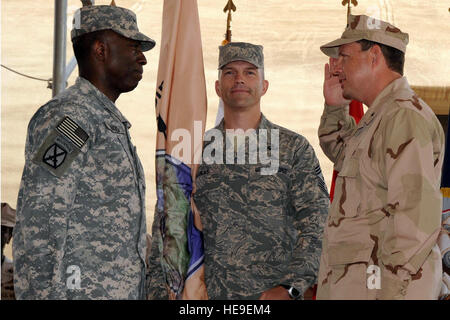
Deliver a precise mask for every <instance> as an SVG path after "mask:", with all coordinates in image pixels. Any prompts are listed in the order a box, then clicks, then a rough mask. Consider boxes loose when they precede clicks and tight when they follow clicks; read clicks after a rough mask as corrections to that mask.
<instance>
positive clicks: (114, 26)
mask: <svg viewBox="0 0 450 320" xmlns="http://www.w3.org/2000/svg"><path fill="white" fill-rule="evenodd" d="M72 23H73V28H72V31H71V39H72V41H73V39H74V38H76V37H79V36H81V35H83V34H86V33H90V32H94V31H99V30H113V31H115V32H117V33H118V34H120V35H122V36H124V37H126V38H130V39H133V40H137V41H141V46H142V51H148V50H150V49H152V48H153V47H154V46H155V41H154V40H153V39H151V38H149V37H147V36H146V35H144V34H143V33H141V32H139V29H138V25H137V20H136V15H135V14H134V12H133V11H131V10H128V9H125V8H121V7H116V6H107V5H100V6H86V7H82V8H80V9H78V10H77V11H76V12H75V14H74V18H73V22H72Z"/></svg>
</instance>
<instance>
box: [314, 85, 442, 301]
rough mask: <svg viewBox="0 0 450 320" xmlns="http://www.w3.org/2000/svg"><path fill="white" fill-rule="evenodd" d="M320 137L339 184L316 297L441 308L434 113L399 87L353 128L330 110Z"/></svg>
mask: <svg viewBox="0 0 450 320" xmlns="http://www.w3.org/2000/svg"><path fill="white" fill-rule="evenodd" d="M319 137H320V144H321V147H322V149H323V150H324V152H325V154H326V155H327V156H328V157H329V158H330V159H331V160H332V161H333V162H334V163H335V168H336V170H338V171H339V175H338V177H337V179H336V187H335V197H334V201H333V203H332V205H331V208H330V212H329V216H328V221H327V225H326V227H325V235H324V241H323V252H322V257H321V266H320V271H319V283H318V293H317V298H318V299H437V297H438V295H439V291H440V289H441V277H442V264H441V254H440V251H439V248H438V246H437V244H436V241H437V237H438V235H439V232H440V226H441V206H442V195H441V192H440V190H439V185H440V177H441V167H442V162H443V155H444V153H443V151H444V132H443V130H442V127H441V126H440V124H439V122H438V120H437V118H436V116H435V115H434V114H433V112H432V110H431V109H430V108H429V107H428V105H426V104H425V103H424V102H423V100H421V99H420V98H418V97H417V96H416V95H415V93H414V92H413V91H412V90H411V89H410V87H409V85H408V82H407V80H406V78H400V79H397V80H395V81H393V82H392V83H391V84H389V85H388V86H387V87H386V88H385V89H384V90H383V91H382V92H381V93H380V94H379V95H378V97H377V98H376V100H375V101H374V103H373V104H372V106H371V108H369V110H368V111H367V112H366V114H365V115H364V117H363V118H362V119H361V121H360V123H359V124H358V125H357V126H356V125H355V122H354V120H353V119H352V118H351V117H350V116H349V115H348V108H346V107H331V106H326V107H325V110H324V113H323V116H322V119H321V124H320V128H319ZM374 266H375V267H374ZM377 270H378V271H379V274H373V272H374V271H375V272H376V271H377ZM377 280H379V283H377ZM378 284H379V285H378Z"/></svg>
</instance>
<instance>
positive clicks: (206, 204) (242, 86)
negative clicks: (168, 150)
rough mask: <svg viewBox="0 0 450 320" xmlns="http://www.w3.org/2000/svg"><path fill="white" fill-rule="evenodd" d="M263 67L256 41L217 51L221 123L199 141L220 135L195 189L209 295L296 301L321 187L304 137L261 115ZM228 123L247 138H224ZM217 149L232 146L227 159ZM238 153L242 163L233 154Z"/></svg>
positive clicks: (314, 244)
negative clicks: (222, 112) (243, 155)
mask: <svg viewBox="0 0 450 320" xmlns="http://www.w3.org/2000/svg"><path fill="white" fill-rule="evenodd" d="M263 69H264V57H263V48H262V46H258V45H253V44H250V43H243V42H234V43H233V42H232V43H229V44H227V45H225V46H222V47H220V54H219V80H218V81H216V92H217V94H218V96H219V97H221V99H222V100H223V103H224V119H223V120H222V122H221V123H220V124H219V125H218V126H217V127H216V128H215V129H213V130H212V131H213V132H214V133H213V132H212V131H210V132H209V133H206V137H207V138H206V139H205V140H208V136H209V137H211V134H212V135H216V136H218V137H219V138H218V139H216V140H215V139H214V138H213V139H211V141H207V142H206V143H205V148H204V153H203V162H204V163H203V164H202V165H200V167H199V169H198V174H197V178H196V192H195V194H194V200H195V203H196V206H197V208H198V210H199V213H200V216H201V220H202V225H203V233H204V246H205V283H206V287H207V291H208V296H209V298H211V299H258V298H259V299H290V298H302V297H303V296H304V295H305V293H306V291H307V289H308V288H310V287H311V286H313V285H314V283H315V282H316V280H317V273H318V269H319V257H320V252H321V240H322V232H323V225H324V222H325V218H326V213H327V211H328V205H329V200H328V192H327V189H326V186H325V183H324V180H323V177H322V173H321V170H320V165H319V161H318V160H317V158H316V156H315V153H314V150H313V148H312V147H311V145H310V144H309V143H308V141H307V140H306V139H305V138H304V137H303V136H301V135H299V134H297V133H295V132H292V131H289V130H287V129H285V128H282V127H280V126H277V125H275V124H273V123H271V122H270V121H269V120H267V119H266V118H265V117H264V115H263V114H262V113H261V107H260V99H261V96H263V95H264V94H265V93H266V91H267V88H268V84H269V83H268V81H267V80H265V79H264V70H263ZM229 129H231V130H236V129H242V130H243V131H246V132H245V133H246V134H245V135H244V137H245V136H247V137H248V140H249V143H246V142H245V140H244V139H243V138H244V137H242V136H241V137H240V138H237V139H236V138H234V137H233V136H231V141H230V136H227V133H226V132H227V131H228V130H229ZM253 129H255V131H253V133H252V130H253ZM247 130H250V131H247ZM263 132H264V134H263ZM217 133H221V134H219V135H217ZM237 136H239V134H237ZM220 137H224V139H223V140H221V139H220ZM266 138H267V144H266V143H265V142H264V140H266ZM239 141H240V143H239ZM252 141H253V143H252ZM255 141H258V143H256V142H255ZM230 142H231V143H230ZM223 146H231V148H232V149H233V150H232V153H231V154H232V156H231V157H229V156H228V155H227V152H226V151H225V150H224V148H223ZM266 147H267V153H265V152H263V154H265V155H268V157H269V158H271V159H272V160H276V162H277V164H276V166H273V164H274V163H273V162H271V166H270V168H269V167H268V166H267V163H268V162H267V161H263V160H262V158H261V156H262V155H263V154H262V153H261V149H264V150H266V149H265V148H266ZM211 149H214V151H212V152H210V151H211ZM256 149H258V152H257V151H256ZM222 151H223V158H222V157H219V159H218V158H217V153H218V152H219V153H220V152H222ZM228 151H229V150H228ZM240 152H242V154H245V161H242V162H239V160H237V159H236V156H237V157H239V155H238V154H239V153H240ZM233 154H234V159H233ZM256 155H257V156H258V158H257V161H255V162H254V163H252V162H251V160H250V159H251V158H252V157H256ZM210 157H212V158H215V160H218V161H212V160H213V159H211V158H210ZM255 159H256V158H255ZM221 160H223V161H221ZM230 160H231V161H230ZM266 160H267V159H266ZM263 162H264V163H265V164H263ZM237 163H239V164H237Z"/></svg>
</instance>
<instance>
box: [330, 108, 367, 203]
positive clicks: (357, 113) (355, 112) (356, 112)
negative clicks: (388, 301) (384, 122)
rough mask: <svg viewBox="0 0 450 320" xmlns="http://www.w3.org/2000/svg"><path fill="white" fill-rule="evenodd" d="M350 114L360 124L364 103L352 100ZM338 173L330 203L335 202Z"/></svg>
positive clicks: (332, 183)
mask: <svg viewBox="0 0 450 320" xmlns="http://www.w3.org/2000/svg"><path fill="white" fill-rule="evenodd" d="M348 113H349V114H350V115H351V116H352V117H353V119H355V121H356V124H358V122H359V120H361V118H362V117H363V115H364V109H363V105H362V103H361V102H359V101H357V100H352V101H351V102H350V108H349V111H348ZM338 173H339V172H337V171H336V170H333V177H332V178H331V188H330V202H333V197H334V187H335V185H336V178H337V175H338Z"/></svg>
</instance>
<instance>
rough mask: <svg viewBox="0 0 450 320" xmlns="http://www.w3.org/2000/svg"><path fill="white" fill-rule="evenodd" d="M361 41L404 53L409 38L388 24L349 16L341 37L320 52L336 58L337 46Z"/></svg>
mask: <svg viewBox="0 0 450 320" xmlns="http://www.w3.org/2000/svg"><path fill="white" fill-rule="evenodd" d="M363 39H365V40H370V41H374V42H378V43H381V44H384V45H386V46H389V47H392V48H395V49H398V50H400V51H401V52H403V53H405V52H406V45H407V44H408V41H409V36H408V34H407V33H404V32H402V31H401V30H400V29H399V28H397V27H395V26H393V25H392V24H390V23H388V22H385V21H382V20H378V19H375V18H372V17H369V16H366V15H359V16H354V15H350V17H349V23H348V24H347V27H346V28H345V31H344V33H343V34H342V36H341V37H340V38H339V39H337V40H334V41H331V42H329V43H327V44H324V45H323V46H321V47H320V50H322V52H323V53H325V54H326V55H327V56H329V57H333V58H337V57H338V54H339V46H341V45H343V44H347V43H352V42H355V41H359V40H363Z"/></svg>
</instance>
